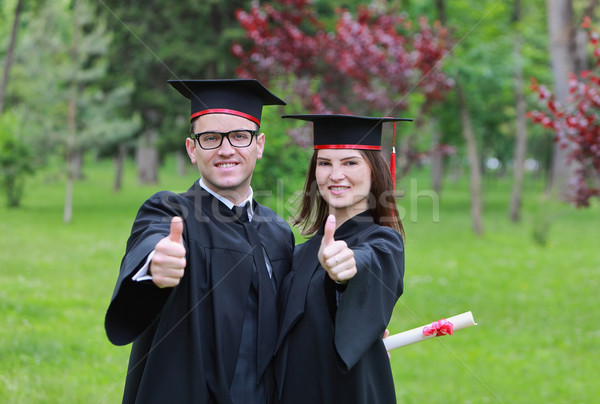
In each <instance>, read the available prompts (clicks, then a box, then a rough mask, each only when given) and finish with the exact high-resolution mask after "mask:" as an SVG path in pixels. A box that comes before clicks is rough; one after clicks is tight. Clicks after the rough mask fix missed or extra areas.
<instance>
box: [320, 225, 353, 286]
mask: <svg viewBox="0 0 600 404" xmlns="http://www.w3.org/2000/svg"><path fill="white" fill-rule="evenodd" d="M334 233H335V216H334V215H329V217H328V218H327V221H326V222H325V230H324V234H323V239H322V240H321V247H320V248H319V254H318V257H319V262H320V263H321V266H322V267H323V268H325V270H326V271H327V274H328V275H329V277H330V278H331V279H332V280H334V281H335V282H338V283H347V282H348V281H349V280H350V279H352V278H353V277H354V275H356V261H355V260H354V251H352V250H351V249H350V248H348V245H347V244H346V242H345V241H343V240H338V241H336V240H335V239H334V238H333V234H334Z"/></svg>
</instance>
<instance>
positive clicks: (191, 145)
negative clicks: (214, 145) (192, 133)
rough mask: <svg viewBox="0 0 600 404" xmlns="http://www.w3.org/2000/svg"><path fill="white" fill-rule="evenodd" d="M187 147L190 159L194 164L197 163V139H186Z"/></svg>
mask: <svg viewBox="0 0 600 404" xmlns="http://www.w3.org/2000/svg"><path fill="white" fill-rule="evenodd" d="M185 149H186V150H187V154H188V156H189V157H190V161H191V162H192V163H193V164H196V140H195V139H192V138H191V137H188V138H187V139H185Z"/></svg>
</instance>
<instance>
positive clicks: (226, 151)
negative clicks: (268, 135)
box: [186, 114, 265, 204]
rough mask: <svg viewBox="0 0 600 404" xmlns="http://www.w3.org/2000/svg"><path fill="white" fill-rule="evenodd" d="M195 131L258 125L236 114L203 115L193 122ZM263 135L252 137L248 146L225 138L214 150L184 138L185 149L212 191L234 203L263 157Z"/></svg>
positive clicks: (245, 194)
mask: <svg viewBox="0 0 600 404" xmlns="http://www.w3.org/2000/svg"><path fill="white" fill-rule="evenodd" d="M193 129H194V133H201V132H208V131H215V132H229V131H232V130H237V129H249V130H256V129H258V127H257V125H256V124H255V123H254V122H252V121H250V120H248V119H246V118H242V117H239V116H236V115H229V114H208V115H202V116H200V117H199V118H198V119H196V121H195V122H194V128H193ZM264 145H265V135H264V134H263V133H261V134H260V135H257V136H256V137H255V138H253V139H252V143H251V144H250V146H248V147H244V148H238V147H233V146H231V144H230V143H229V141H228V140H227V139H226V138H224V139H223V143H221V146H220V147H218V148H216V149H211V150H204V149H202V148H201V147H200V145H199V144H198V142H197V141H196V140H195V139H190V138H188V139H187V140H186V149H187V152H188V155H189V156H190V160H191V161H192V163H194V164H196V165H197V166H198V169H199V170H200V174H201V175H202V181H203V182H204V183H205V184H206V186H207V187H208V188H210V189H211V190H212V191H214V192H216V193H218V194H220V195H222V196H224V197H225V198H227V199H229V200H230V201H232V202H233V203H236V204H237V203H239V202H242V201H243V200H244V199H246V198H247V197H248V194H249V192H250V180H251V179H252V173H253V172H254V167H255V166H256V160H258V159H260V158H262V154H263V148H264Z"/></svg>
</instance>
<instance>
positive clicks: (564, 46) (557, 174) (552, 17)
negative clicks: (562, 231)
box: [547, 0, 577, 200]
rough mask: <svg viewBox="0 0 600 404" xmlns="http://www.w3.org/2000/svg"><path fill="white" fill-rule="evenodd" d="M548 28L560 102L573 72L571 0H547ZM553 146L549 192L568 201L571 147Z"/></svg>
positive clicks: (555, 81) (555, 87) (555, 90)
mask: <svg viewBox="0 0 600 404" xmlns="http://www.w3.org/2000/svg"><path fill="white" fill-rule="evenodd" d="M547 10H548V31H549V35H550V58H551V62H552V74H553V76H554V94H555V95H556V99H557V100H558V101H559V102H564V100H565V99H566V97H567V94H568V91H569V84H568V80H569V73H570V72H573V71H574V67H575V66H574V52H575V44H574V32H575V30H574V29H573V25H572V19H573V4H572V1H571V0H547ZM561 143H562V142H557V143H556V144H555V145H554V150H553V158H552V169H551V176H550V188H551V192H552V193H555V194H557V195H558V197H559V198H561V199H563V200H569V199H570V197H571V193H572V191H571V190H570V189H569V180H570V179H571V178H572V177H573V175H574V173H575V171H576V169H577V167H576V166H575V165H574V164H571V163H570V162H569V161H568V156H569V154H570V153H571V151H572V146H571V145H570V144H569V143H567V147H561Z"/></svg>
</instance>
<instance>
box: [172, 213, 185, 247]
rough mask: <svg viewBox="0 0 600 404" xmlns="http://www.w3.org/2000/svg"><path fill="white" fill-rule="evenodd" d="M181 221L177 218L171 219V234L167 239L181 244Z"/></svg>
mask: <svg viewBox="0 0 600 404" xmlns="http://www.w3.org/2000/svg"><path fill="white" fill-rule="evenodd" d="M182 234H183V220H182V219H181V218H180V217H179V216H175V217H173V219H171V233H170V234H169V238H170V239H171V241H174V242H176V243H183V236H182Z"/></svg>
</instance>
